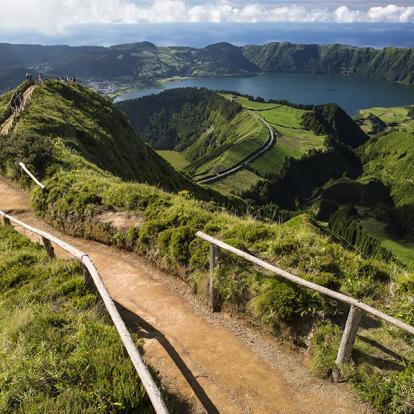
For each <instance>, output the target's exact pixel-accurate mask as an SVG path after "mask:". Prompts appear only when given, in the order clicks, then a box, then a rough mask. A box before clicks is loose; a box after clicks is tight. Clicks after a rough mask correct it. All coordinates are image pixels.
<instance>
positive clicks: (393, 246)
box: [362, 218, 414, 272]
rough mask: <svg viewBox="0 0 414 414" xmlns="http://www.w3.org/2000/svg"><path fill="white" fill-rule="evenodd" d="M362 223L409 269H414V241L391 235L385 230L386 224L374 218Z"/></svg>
mask: <svg viewBox="0 0 414 414" xmlns="http://www.w3.org/2000/svg"><path fill="white" fill-rule="evenodd" d="M362 224H363V226H364V228H365V229H366V230H367V232H368V233H369V234H370V235H371V236H372V237H375V238H376V239H377V240H379V241H380V242H381V245H382V246H383V247H385V248H386V249H387V250H389V251H390V252H391V253H392V254H393V255H394V256H395V258H396V259H398V260H400V261H401V263H404V264H405V265H406V266H407V269H409V270H410V271H411V272H413V271H414V242H404V241H403V240H398V239H395V238H393V237H391V236H390V235H389V234H388V233H387V232H386V230H385V224H384V223H382V222H380V221H378V220H376V219H374V218H367V219H364V220H363V221H362Z"/></svg>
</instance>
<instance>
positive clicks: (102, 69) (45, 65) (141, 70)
mask: <svg viewBox="0 0 414 414" xmlns="http://www.w3.org/2000/svg"><path fill="white" fill-rule="evenodd" d="M0 55H1V56H2V61H1V62H0V86H1V80H2V78H3V77H5V76H6V74H9V75H8V77H9V78H10V72H11V71H13V69H17V68H20V71H21V70H22V68H26V69H30V70H37V71H39V72H44V73H46V74H47V75H49V76H68V75H69V76H76V77H79V78H84V79H94V80H98V81H99V80H100V81H103V80H116V79H123V80H126V79H128V80H129V81H131V82H132V81H135V82H136V81H141V82H146V83H151V82H154V81H157V80H161V79H166V78H170V77H174V76H182V77H184V76H195V77H196V76H235V75H255V74H258V73H260V72H283V73H320V74H336V75H355V76H361V77H365V78H372V79H378V80H386V81H391V82H399V83H403V84H408V85H411V84H414V75H413V73H414V53H413V49H408V48H393V47H387V48H384V49H374V48H367V47H363V48H361V47H357V46H348V45H342V44H333V45H317V44H295V43H290V42H271V43H267V44H264V45H259V46H258V45H247V46H235V45H232V44H231V43H227V42H221V43H215V44H212V45H208V46H206V47H204V48H195V47H186V46H169V47H159V46H156V45H154V44H153V43H151V42H137V43H127V44H120V45H113V46H110V47H104V46H42V45H19V44H10V43H0ZM12 82H13V80H11V81H9V82H8V84H7V85H6V86H8V85H9V84H10V85H12ZM12 86H13V85H12ZM3 88H4V86H3Z"/></svg>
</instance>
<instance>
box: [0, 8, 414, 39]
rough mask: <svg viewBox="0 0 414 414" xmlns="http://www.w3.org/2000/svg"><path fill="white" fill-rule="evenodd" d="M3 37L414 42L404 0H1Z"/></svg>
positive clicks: (412, 13)
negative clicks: (252, 0)
mask: <svg viewBox="0 0 414 414" xmlns="http://www.w3.org/2000/svg"><path fill="white" fill-rule="evenodd" d="M0 8H1V11H2V16H7V18H5V19H4V18H3V19H2V21H1V23H0V42H13V43H45V44H57V43H60V44H61V43H65V44H73V45H74V44H100V45H109V44H115V43H120V42H131V41H141V40H150V41H154V42H155V43H157V44H162V45H164V44H182V45H193V46H201V45H204V44H208V43H211V42H215V41H231V42H233V43H237V44H245V43H264V42H266V41H271V40H291V41H301V42H306V40H307V39H308V42H316V43H333V42H339V43H351V44H358V45H362V44H364V45H368V46H375V47H382V46H387V45H392V46H410V47H414V35H413V33H414V32H413V27H414V2H413V1H405V0H386V1H383V0H377V1H371V0H368V1H361V0H351V1H341V0H325V1H315V0H301V1H296V2H294V1H283V0H265V1H254V2H251V1H245V0H234V1H232V0H191V1H190V0H0Z"/></svg>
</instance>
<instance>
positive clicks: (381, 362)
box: [355, 335, 409, 371]
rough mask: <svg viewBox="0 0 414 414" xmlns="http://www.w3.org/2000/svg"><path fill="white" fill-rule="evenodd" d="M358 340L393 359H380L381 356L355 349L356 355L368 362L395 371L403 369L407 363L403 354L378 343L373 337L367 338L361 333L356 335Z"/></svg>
mask: <svg viewBox="0 0 414 414" xmlns="http://www.w3.org/2000/svg"><path fill="white" fill-rule="evenodd" d="M358 340H360V341H362V342H365V343H366V344H368V345H370V346H372V347H374V348H377V349H378V350H379V351H381V352H382V353H383V354H385V355H387V356H389V357H391V358H392V359H393V361H390V360H389V359H381V358H375V357H372V356H369V355H367V354H365V353H364V352H362V351H360V350H356V351H355V352H356V353H357V356H358V357H359V358H362V359H363V360H365V361H367V362H369V363H370V364H372V365H374V366H376V367H378V368H381V369H385V370H390V371H392V370H395V371H402V370H403V369H404V366H405V365H406V364H408V363H409V361H408V359H407V358H405V357H404V356H402V355H400V354H398V353H397V352H394V351H393V350H391V349H389V348H387V347H386V346H384V345H382V344H380V343H379V342H377V341H376V340H374V339H371V338H368V337H366V336H363V335H358Z"/></svg>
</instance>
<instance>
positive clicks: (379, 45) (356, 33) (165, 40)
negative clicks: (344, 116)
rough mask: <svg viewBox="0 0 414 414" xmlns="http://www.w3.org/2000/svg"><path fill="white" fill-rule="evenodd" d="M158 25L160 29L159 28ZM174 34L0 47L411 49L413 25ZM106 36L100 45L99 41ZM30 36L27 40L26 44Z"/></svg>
mask: <svg viewBox="0 0 414 414" xmlns="http://www.w3.org/2000/svg"><path fill="white" fill-rule="evenodd" d="M160 26H162V29H163V30H159V29H160ZM179 26H180V31H179V32H177V25H176V24H162V25H139V27H136V25H130V26H128V28H127V29H128V30H126V29H125V27H123V28H122V30H121V28H120V27H119V26H118V27H117V26H116V25H105V27H102V25H97V26H95V27H92V28H91V27H89V30H88V33H87V34H83V30H82V28H79V30H76V31H75V32H76V33H77V35H76V36H75V37H71V38H67V37H64V38H49V37H47V36H46V37H45V36H43V35H37V36H33V35H31V36H26V35H24V34H22V35H19V36H10V37H9V36H5V37H3V36H0V43H8V44H15V45H19V44H20V45H40V46H70V47H82V46H86V47H87V46H102V47H111V46H117V45H120V44H133V43H142V42H150V43H153V44H154V45H156V46H158V47H168V46H170V47H172V46H182V47H195V48H202V47H206V46H209V45H211V44H215V43H231V44H233V45H235V46H246V45H264V44H267V43H272V42H289V43H295V44H318V45H331V44H342V45H347V46H354V47H371V48H375V49H383V48H386V47H396V48H413V47H414V24H411V23H406V24H403V25H402V24H392V23H389V24H376V23H374V24H373V23H370V24H365V23H353V24H350V25H344V24H334V23H324V24H319V25H318V27H315V26H314V24H311V23H301V24H293V23H289V24H278V25H275V24H262V25H260V27H259V26H257V25H256V24H250V27H249V30H248V31H247V30H246V25H245V24H221V25H219V26H220V27H218V25H217V24H214V23H204V24H197V25H195V24H181V25H179ZM103 37H105V38H106V39H105V41H103V40H102V38H103ZM27 38H30V40H31V41H30V42H27V41H25V40H26V39H27Z"/></svg>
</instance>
